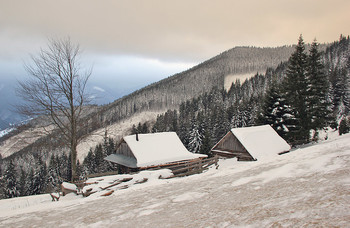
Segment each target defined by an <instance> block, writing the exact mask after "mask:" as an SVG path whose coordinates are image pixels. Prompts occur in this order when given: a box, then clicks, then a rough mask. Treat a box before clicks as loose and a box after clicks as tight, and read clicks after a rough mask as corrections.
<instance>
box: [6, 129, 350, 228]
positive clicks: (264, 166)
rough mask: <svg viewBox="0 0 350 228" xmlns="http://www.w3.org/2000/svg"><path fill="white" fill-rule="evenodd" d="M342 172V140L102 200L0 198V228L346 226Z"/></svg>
mask: <svg viewBox="0 0 350 228" xmlns="http://www.w3.org/2000/svg"><path fill="white" fill-rule="evenodd" d="M349 173H350V134H347V135H343V136H341V137H337V138H335V139H331V140H327V141H325V142H322V143H319V144H314V145H310V146H306V147H304V148H301V149H297V150H293V151H292V152H290V153H287V154H284V155H281V156H276V157H271V159H264V160H262V161H256V162H237V161H235V160H234V159H227V160H221V161H220V166H219V168H218V169H217V170H216V169H215V168H213V169H211V170H209V171H207V172H206V173H203V174H199V175H193V176H190V177H186V178H174V179H167V180H157V181H153V182H150V183H149V182H146V183H144V184H138V185H134V186H132V187H130V188H128V189H125V190H119V191H115V192H114V193H113V194H112V195H111V196H109V197H97V198H96V197H92V198H90V197H88V198H79V197H74V196H69V195H68V196H66V197H61V200H60V201H59V202H51V199H50V196H49V195H41V196H32V197H23V198H18V199H9V200H1V201H0V212H1V213H0V226H1V227H28V225H30V226H35V227H49V226H55V227H58V226H61V227H237V226H238V227H240V226H241V227H271V226H273V227H280V226H282V227H302V226H307V227H310V226H311V227H347V226H348V224H350V210H349V206H350V177H349ZM45 197H46V199H45V200H44V198H45ZM39 199H40V200H39Z"/></svg>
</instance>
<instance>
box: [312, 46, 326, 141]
mask: <svg viewBox="0 0 350 228" xmlns="http://www.w3.org/2000/svg"><path fill="white" fill-rule="evenodd" d="M307 79H308V82H309V83H308V84H309V85H308V90H307V95H308V96H307V97H308V102H307V104H308V109H307V111H308V115H309V116H310V121H311V122H310V128H311V129H312V130H314V132H315V134H314V136H313V138H314V139H317V131H318V130H320V129H322V128H324V127H327V126H328V125H329V124H330V122H331V120H332V115H331V112H332V110H331V103H330V100H329V99H328V94H329V80H328V77H327V75H326V74H325V66H324V64H323V62H322V53H321V52H319V50H318V43H317V42H316V40H315V41H314V42H313V43H312V45H311V49H310V54H309V56H308V68H307Z"/></svg>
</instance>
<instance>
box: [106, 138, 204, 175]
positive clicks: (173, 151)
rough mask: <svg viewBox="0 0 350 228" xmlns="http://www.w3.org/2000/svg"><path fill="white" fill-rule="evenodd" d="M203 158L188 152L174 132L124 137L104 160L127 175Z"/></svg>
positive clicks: (202, 155) (201, 155) (200, 155)
mask: <svg viewBox="0 0 350 228" xmlns="http://www.w3.org/2000/svg"><path fill="white" fill-rule="evenodd" d="M205 157H207V155H204V154H194V153H191V152H189V151H188V150H187V149H186V147H185V146H184V145H183V144H182V142H181V140H180V139H179V137H178V136H177V134H176V133H175V132H161V133H151V134H135V135H129V136H125V137H123V139H122V140H121V141H120V142H119V144H118V145H117V147H116V152H115V153H114V154H111V155H109V156H107V157H106V158H105V160H107V161H110V162H114V163H117V164H119V165H120V167H121V172H122V173H129V172H134V171H138V170H140V169H147V168H153V167H155V166H165V165H171V164H174V163H177V162H183V161H191V160H195V159H202V158H205Z"/></svg>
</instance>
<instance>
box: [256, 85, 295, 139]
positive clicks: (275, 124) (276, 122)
mask: <svg viewBox="0 0 350 228" xmlns="http://www.w3.org/2000/svg"><path fill="white" fill-rule="evenodd" d="M281 94H282V93H281V88H280V85H278V84H277V82H276V80H273V81H272V84H271V86H270V88H269V89H268V91H267V92H266V95H265V99H264V103H263V105H262V110H261V112H260V114H259V116H258V119H257V123H258V124H269V125H270V126H271V127H272V128H273V129H274V130H275V131H276V132H277V133H278V134H279V135H280V136H281V137H283V138H284V139H287V138H286V135H287V134H288V132H289V131H290V130H293V127H294V119H295V118H294V116H293V114H292V112H291V111H290V108H289V107H288V106H287V105H286V104H285V99H284V98H283V97H282V96H281Z"/></svg>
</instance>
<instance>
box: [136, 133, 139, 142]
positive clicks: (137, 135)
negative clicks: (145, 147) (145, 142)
mask: <svg viewBox="0 0 350 228" xmlns="http://www.w3.org/2000/svg"><path fill="white" fill-rule="evenodd" d="M136 141H139V133H136Z"/></svg>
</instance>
